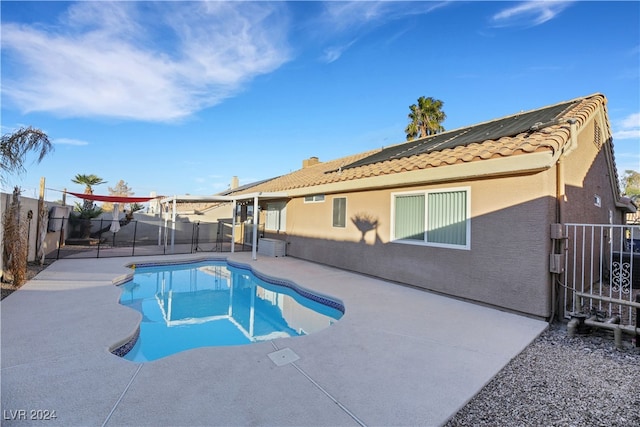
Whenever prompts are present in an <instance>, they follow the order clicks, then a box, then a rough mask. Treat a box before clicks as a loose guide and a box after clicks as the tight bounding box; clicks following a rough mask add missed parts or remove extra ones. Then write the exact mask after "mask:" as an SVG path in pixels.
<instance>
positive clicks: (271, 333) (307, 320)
mask: <svg viewBox="0 0 640 427" xmlns="http://www.w3.org/2000/svg"><path fill="white" fill-rule="evenodd" d="M267 280H270V281H267ZM273 282H278V284H276V283H273ZM121 287H122V295H121V297H120V303H121V304H122V305H125V306H128V307H131V308H133V309H135V310H138V311H139V312H141V313H142V321H141V323H140V334H139V336H138V338H137V341H136V342H135V345H133V347H132V348H131V349H130V350H129V351H128V352H127V353H126V354H125V355H124V356H123V357H124V358H125V359H128V360H131V361H135V362H145V361H151V360H156V359H160V358H162V357H166V356H169V355H171V354H175V353H178V352H181V351H185V350H189V349H192V348H198V347H207V346H232V345H242V344H249V343H252V342H258V341H266V340H271V339H275V338H280V337H292V336H299V335H306V334H310V333H313V332H316V331H319V330H321V329H324V328H326V327H328V326H330V325H331V324H333V323H334V322H335V321H336V320H338V319H339V318H340V317H341V316H342V314H343V312H344V308H343V307H342V305H341V304H339V303H336V302H335V301H331V300H328V299H326V298H324V297H318V296H315V295H313V294H311V293H309V292H307V291H304V290H302V289H299V288H297V287H296V286H295V285H293V284H291V283H289V282H285V281H280V280H271V279H263V278H260V277H256V276H255V275H254V274H253V273H252V272H251V271H250V270H247V269H244V268H241V267H239V266H233V265H230V264H227V263H226V262H224V261H207V262H201V263H195V264H194V263H191V264H179V265H162V266H150V267H144V266H143V267H140V266H138V267H137V268H136V270H135V274H134V275H133V279H132V280H131V281H129V282H127V283H125V284H123V285H121ZM303 295H304V296H303Z"/></svg>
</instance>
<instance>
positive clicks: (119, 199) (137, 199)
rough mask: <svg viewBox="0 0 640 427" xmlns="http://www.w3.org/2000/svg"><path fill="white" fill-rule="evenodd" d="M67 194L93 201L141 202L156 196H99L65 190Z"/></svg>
mask: <svg viewBox="0 0 640 427" xmlns="http://www.w3.org/2000/svg"><path fill="white" fill-rule="evenodd" d="M67 194H71V195H72V196H75V197H77V198H79V199H84V200H93V201H95V202H111V203H143V202H148V201H149V200H153V199H156V198H157V197H125V196H100V195H97V194H85V193H72V192H70V191H67Z"/></svg>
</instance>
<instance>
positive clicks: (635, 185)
mask: <svg viewBox="0 0 640 427" xmlns="http://www.w3.org/2000/svg"><path fill="white" fill-rule="evenodd" d="M621 181H622V191H623V192H624V195H625V196H627V197H629V198H630V199H631V200H633V201H634V202H635V203H636V204H637V203H638V202H640V173H639V172H637V171H634V170H630V169H627V170H626V171H624V175H622V179H621Z"/></svg>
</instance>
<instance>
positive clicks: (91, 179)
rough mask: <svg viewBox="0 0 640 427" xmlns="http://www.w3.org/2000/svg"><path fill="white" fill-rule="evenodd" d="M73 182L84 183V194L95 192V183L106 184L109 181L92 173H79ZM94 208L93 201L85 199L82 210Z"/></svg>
mask: <svg viewBox="0 0 640 427" xmlns="http://www.w3.org/2000/svg"><path fill="white" fill-rule="evenodd" d="M71 182H73V183H75V184H83V185H84V186H85V187H84V194H93V186H94V185H100V184H106V182H107V181H103V180H102V178H100V177H99V176H97V175H94V174H91V175H84V174H77V175H76V176H75V178H73V179H72V180H71ZM92 209H93V202H92V201H91V200H87V199H85V200H84V203H83V205H82V210H85V211H90V210H92Z"/></svg>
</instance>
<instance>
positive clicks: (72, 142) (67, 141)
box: [53, 138, 89, 146]
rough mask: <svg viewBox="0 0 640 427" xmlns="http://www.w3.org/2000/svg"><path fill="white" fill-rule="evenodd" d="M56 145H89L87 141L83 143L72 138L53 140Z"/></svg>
mask: <svg viewBox="0 0 640 427" xmlns="http://www.w3.org/2000/svg"><path fill="white" fill-rule="evenodd" d="M53 143H54V144H55V145H78V146H80V145H89V143H88V142H87V141H81V140H79V139H71V138H56V139H54V140H53Z"/></svg>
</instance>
